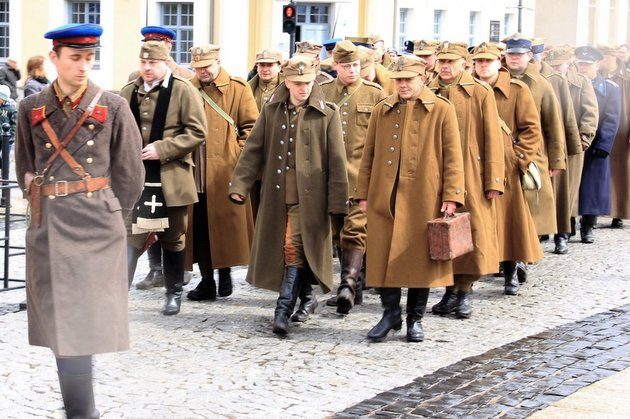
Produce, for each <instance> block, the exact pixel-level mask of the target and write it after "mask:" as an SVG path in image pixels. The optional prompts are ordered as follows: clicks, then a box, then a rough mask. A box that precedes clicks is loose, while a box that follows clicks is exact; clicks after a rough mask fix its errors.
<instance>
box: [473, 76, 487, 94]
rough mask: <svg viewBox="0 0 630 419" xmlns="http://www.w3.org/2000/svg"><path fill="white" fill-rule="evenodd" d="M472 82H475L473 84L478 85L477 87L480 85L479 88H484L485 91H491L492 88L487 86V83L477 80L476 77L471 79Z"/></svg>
mask: <svg viewBox="0 0 630 419" xmlns="http://www.w3.org/2000/svg"><path fill="white" fill-rule="evenodd" d="M473 80H475V83H477V84H479V85H481V86H483V87H485V88H486V90H490V91H492V86H490V85H489V84H488V83H486V82H485V81H483V80H480V79H478V78H476V77H473Z"/></svg>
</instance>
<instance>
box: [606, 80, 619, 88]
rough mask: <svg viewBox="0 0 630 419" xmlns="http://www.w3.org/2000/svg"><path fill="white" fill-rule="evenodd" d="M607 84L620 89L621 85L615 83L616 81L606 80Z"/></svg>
mask: <svg viewBox="0 0 630 419" xmlns="http://www.w3.org/2000/svg"><path fill="white" fill-rule="evenodd" d="M606 82H607V83H610V84H611V85H613V86H615V87H619V85H618V84H617V83H615V82H614V81H612V80H609V79H606Z"/></svg>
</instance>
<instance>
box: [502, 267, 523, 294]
mask: <svg viewBox="0 0 630 419" xmlns="http://www.w3.org/2000/svg"><path fill="white" fill-rule="evenodd" d="M501 266H503V274H504V278H505V283H504V284H503V288H504V289H503V293H504V294H505V295H516V294H518V290H519V289H520V288H521V284H520V283H519V282H518V276H517V274H516V262H513V261H511V260H506V261H505V262H501Z"/></svg>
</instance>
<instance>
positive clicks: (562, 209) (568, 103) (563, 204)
mask: <svg viewBox="0 0 630 419" xmlns="http://www.w3.org/2000/svg"><path fill="white" fill-rule="evenodd" d="M540 74H541V75H542V76H543V77H545V78H546V79H547V81H548V82H549V84H551V87H553V91H554V93H555V94H556V99H557V100H558V105H559V106H560V109H559V111H560V115H561V117H562V122H563V128H564V138H565V141H566V142H565V147H564V150H563V151H564V153H565V156H566V159H567V169H566V170H564V171H562V172H560V173H558V174H556V175H555V176H554V177H553V178H552V179H551V183H552V185H553V193H554V199H555V201H556V223H557V227H558V232H559V233H568V232H570V231H571V189H570V188H571V187H570V177H571V173H570V167H569V164H568V159H569V156H575V155H578V154H581V153H582V152H583V151H582V141H581V139H580V132H579V130H578V125H577V119H576V115H575V109H574V106H573V99H572V97H571V92H570V89H569V83H568V80H567V79H566V78H565V77H564V76H562V75H561V74H560V73H557V72H554V71H553V69H552V68H551V66H550V65H549V64H547V63H545V62H542V63H541V70H540Z"/></svg>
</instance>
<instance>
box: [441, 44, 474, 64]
mask: <svg viewBox="0 0 630 419" xmlns="http://www.w3.org/2000/svg"><path fill="white" fill-rule="evenodd" d="M436 53H437V59H438V60H457V59H459V58H463V59H467V58H468V49H467V48H466V45H465V44H463V43H461V42H449V41H444V42H442V43H441V44H440V46H439V47H438V48H437V51H436Z"/></svg>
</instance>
